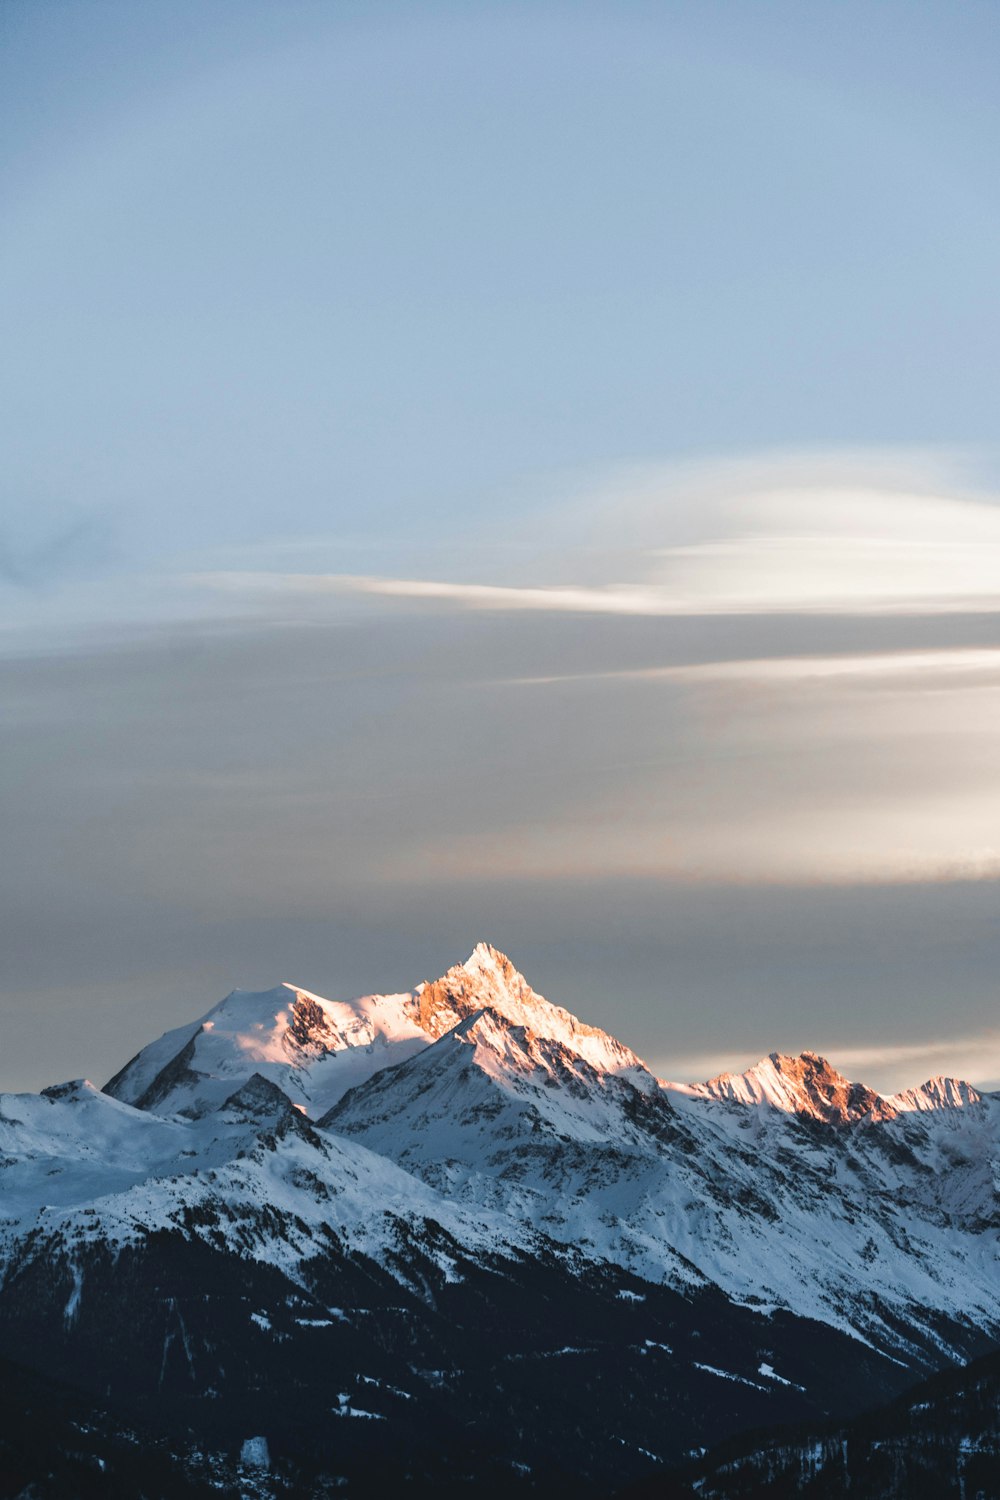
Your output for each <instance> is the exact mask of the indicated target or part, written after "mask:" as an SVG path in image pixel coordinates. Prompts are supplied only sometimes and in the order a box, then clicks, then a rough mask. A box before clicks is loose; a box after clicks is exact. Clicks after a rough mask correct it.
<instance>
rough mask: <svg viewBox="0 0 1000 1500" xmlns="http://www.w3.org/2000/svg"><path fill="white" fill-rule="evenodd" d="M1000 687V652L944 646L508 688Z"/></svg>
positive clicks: (642, 670) (570, 676)
mask: <svg viewBox="0 0 1000 1500" xmlns="http://www.w3.org/2000/svg"><path fill="white" fill-rule="evenodd" d="M970 677H971V678H981V679H983V680H986V681H991V680H996V682H997V685H1000V648H997V647H991V646H979V647H973V648H968V647H948V648H941V649H939V650H935V651H856V652H851V653H849V654H845V653H841V654H838V655H835V656H834V655H825V656H824V655H809V654H807V653H803V654H802V655H801V656H778V657H773V656H772V657H756V658H735V659H730V660H725V661H709V662H696V663H685V664H681V665H676V666H666V667H621V668H615V669H612V670H609V671H604V672H566V673H561V674H551V675H549V676H540V677H512V678H509V679H507V682H508V685H509V686H512V687H550V686H552V685H554V684H555V683H573V682H579V683H590V682H595V681H603V682H636V683H643V682H679V683H684V682H690V683H697V682H763V683H766V682H777V683H780V682H790V683H794V682H810V681H822V680H824V679H836V678H840V679H845V680H850V679H852V678H857V679H862V680H863V679H865V678H874V679H879V678H881V679H890V680H891V679H899V680H900V681H903V682H914V681H915V682H920V681H923V682H925V683H928V682H933V683H939V684H941V685H943V686H948V685H952V684H956V685H961V684H962V683H964V682H965V681H966V680H967V679H968V678H970Z"/></svg>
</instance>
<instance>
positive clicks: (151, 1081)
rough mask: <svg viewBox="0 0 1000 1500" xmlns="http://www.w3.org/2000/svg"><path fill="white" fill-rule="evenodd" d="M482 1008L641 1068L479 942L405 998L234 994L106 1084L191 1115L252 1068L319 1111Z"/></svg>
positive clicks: (591, 1057)
mask: <svg viewBox="0 0 1000 1500" xmlns="http://www.w3.org/2000/svg"><path fill="white" fill-rule="evenodd" d="M486 1007H489V1008H491V1009H493V1010H495V1011H497V1012H498V1013H499V1014H500V1015H502V1016H504V1017H505V1018H506V1019H507V1020H508V1021H510V1022H513V1023H514V1024H515V1025H528V1026H530V1027H531V1028H532V1029H533V1031H534V1032H535V1033H536V1034H537V1035H539V1036H544V1037H548V1038H551V1039H552V1040H554V1041H557V1042H561V1043H562V1044H563V1045H564V1046H566V1047H568V1048H570V1049H571V1050H572V1051H573V1052H574V1053H575V1054H577V1055H578V1056H580V1057H583V1058H585V1059H586V1060H587V1061H588V1062H589V1063H590V1064H591V1065H592V1066H593V1067H595V1068H599V1069H603V1070H604V1071H606V1072H609V1073H616V1072H622V1071H624V1070H627V1069H629V1068H635V1067H641V1066H642V1065H641V1064H640V1062H639V1059H638V1058H637V1057H636V1056H635V1054H634V1053H632V1052H630V1051H629V1049H628V1048H627V1047H624V1046H622V1044H621V1043H620V1042H617V1041H615V1039H614V1038H613V1037H610V1036H608V1035H607V1034H606V1033H605V1032H603V1031H599V1030H598V1029H597V1028H596V1027H594V1026H587V1025H585V1024H584V1022H582V1021H578V1020H577V1019H576V1017H575V1016H572V1015H570V1013H569V1011H566V1010H562V1009H560V1007H559V1006H556V1005H550V1004H549V1002H548V1001H547V1000H544V999H542V997H541V996H540V995H536V994H535V992H534V991H533V990H532V989H531V987H530V985H529V984H528V983H527V981H526V980H525V979H524V978H523V977H522V975H520V974H519V973H518V972H517V970H516V969H515V968H514V966H513V964H511V962H510V960H509V959H507V958H505V957H504V955H503V954H502V953H498V952H497V951H496V949H494V948H491V947H489V946H488V944H486V943H480V944H479V945H478V946H477V947H476V948H475V949H474V950H473V952H472V954H471V955H470V957H469V958H468V959H467V960H466V962H465V963H464V964H456V965H455V967H454V968H451V969H449V970H448V972H447V973H446V974H444V975H442V977H441V978H440V979H438V980H435V981H434V982H433V983H432V984H422V985H418V986H417V988H416V989H415V990H413V991H410V992H407V993H404V994H400V995H367V996H364V997H363V998H361V999H359V1000H350V1001H341V1000H324V999H323V998H322V996H320V995H314V994H311V993H310V991H308V990H303V989H299V988H297V987H296V986H295V985H291V984H280V985H278V986H277V987H276V988H275V989H273V990H264V991H260V992H255V991H250V990H234V991H233V992H232V994H231V995H228V996H227V997H226V999H225V1000H223V1001H222V1002H221V1003H220V1004H218V1005H216V1006H214V1007H213V1009H212V1010H210V1011H209V1012H208V1013H207V1015H205V1016H203V1017H202V1019H201V1020H200V1021H194V1022H191V1023H190V1024H189V1025H187V1026H182V1027H179V1028H178V1029H176V1030H174V1031H169V1032H167V1033H166V1034H165V1035H164V1036H162V1037H160V1038H159V1040H158V1041H155V1042H153V1043H151V1044H150V1046H148V1047H145V1048H143V1050H142V1051H141V1052H140V1053H138V1055H137V1056H136V1057H134V1058H132V1060H131V1061H130V1062H129V1063H127V1064H126V1065H125V1067H124V1068H122V1070H121V1071H120V1072H119V1073H117V1074H116V1075H115V1077H114V1078H112V1079H111V1080H110V1082H108V1083H107V1084H106V1085H105V1092H106V1093H108V1094H110V1095H111V1096H112V1097H113V1098H116V1099H121V1100H123V1101H124V1102H125V1103H127V1104H134V1105H135V1106H136V1107H137V1108H139V1109H147V1110H155V1111H156V1112H157V1113H158V1114H165V1115H166V1114H184V1115H189V1116H197V1115H200V1114H204V1113H205V1112H206V1111H207V1110H211V1109H214V1108H216V1107H217V1106H218V1105H219V1104H221V1103H222V1101H223V1100H224V1099H225V1098H227V1096H228V1095H229V1094H231V1093H232V1091H233V1089H234V1088H236V1087H237V1086H238V1085H239V1083H240V1082H241V1081H243V1080H245V1079H247V1078H248V1077H249V1076H250V1075H251V1074H252V1073H254V1072H259V1073H261V1074H262V1075H263V1076H264V1077H267V1078H270V1079H271V1081H272V1082H274V1083H276V1084H278V1086H279V1087H280V1088H282V1089H284V1090H285V1092H286V1093H287V1094H288V1095H289V1097H290V1098H291V1099H292V1100H293V1101H294V1102H295V1103H297V1104H301V1105H302V1107H303V1109H304V1110H305V1113H306V1114H307V1115H309V1116H310V1117H312V1118H317V1117H318V1116H319V1115H321V1114H323V1113H324V1112H325V1111H326V1110H328V1109H329V1108H330V1107H331V1106H332V1105H333V1104H334V1103H335V1102H336V1101H337V1099H339V1098H340V1097H341V1096H342V1095H343V1094H345V1093H346V1092H347V1090H348V1089H350V1088H354V1087H355V1086H356V1085H357V1084H359V1083H362V1082H364V1081H365V1079H367V1078H369V1077H371V1076H372V1074H374V1073H377V1072H378V1071H380V1070H381V1069H382V1068H385V1067H389V1066H391V1065H393V1064H394V1063H397V1062H402V1061H404V1060H405V1059H406V1058H408V1057H412V1056H413V1055H414V1054H415V1053H416V1052H418V1051H420V1050H421V1049H422V1048H423V1047H426V1046H428V1045H429V1043H431V1042H432V1041H435V1040H436V1039H437V1038H438V1037H440V1036H441V1035H443V1034H444V1032H446V1031H449V1030H451V1028H452V1027H453V1026H455V1025H457V1024H458V1022H459V1021H461V1020H463V1019H465V1018H466V1017H468V1016H471V1015H473V1014H475V1012H477V1011H479V1010H482V1009H484V1008H486Z"/></svg>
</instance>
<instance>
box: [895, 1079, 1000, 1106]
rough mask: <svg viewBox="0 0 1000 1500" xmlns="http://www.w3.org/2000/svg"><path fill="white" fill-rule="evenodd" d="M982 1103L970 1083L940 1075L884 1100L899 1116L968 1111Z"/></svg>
mask: <svg viewBox="0 0 1000 1500" xmlns="http://www.w3.org/2000/svg"><path fill="white" fill-rule="evenodd" d="M982 1102H983V1096H982V1094H981V1093H980V1092H979V1090H978V1089H976V1088H973V1086H972V1084H971V1083H966V1082H965V1080H964V1079H963V1078H943V1077H942V1076H941V1075H940V1074H936V1075H935V1076H934V1077H933V1078H928V1080H927V1082H926V1083H922V1084H921V1085H920V1087H919V1088H915V1089H905V1090H904V1091H903V1093H901V1094H891V1095H890V1096H889V1097H888V1098H887V1099H886V1103H887V1104H891V1105H892V1106H893V1108H894V1109H896V1110H898V1111H899V1113H900V1114H910V1113H913V1112H915V1111H920V1112H922V1113H923V1112H926V1111H928V1110H933V1109H968V1108H969V1107H970V1106H971V1105H975V1104H982Z"/></svg>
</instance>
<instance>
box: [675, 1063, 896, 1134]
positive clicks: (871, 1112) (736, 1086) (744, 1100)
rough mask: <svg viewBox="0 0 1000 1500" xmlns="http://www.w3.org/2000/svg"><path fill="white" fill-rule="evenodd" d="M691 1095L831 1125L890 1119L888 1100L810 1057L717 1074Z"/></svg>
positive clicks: (826, 1064)
mask: <svg viewBox="0 0 1000 1500" xmlns="http://www.w3.org/2000/svg"><path fill="white" fill-rule="evenodd" d="M694 1092H696V1093H701V1094H703V1095H705V1096H706V1097H708V1098H713V1099H733V1100H735V1101H736V1102H737V1103H739V1104H763V1105H769V1106H770V1107H771V1108H772V1109H781V1110H785V1111H787V1112H789V1113H792V1114H800V1115H808V1116H810V1117H811V1118H812V1119H814V1120H826V1121H827V1122H828V1123H830V1124H839V1125H843V1124H847V1123H848V1122H849V1121H854V1120H861V1119H864V1118H866V1117H868V1118H870V1119H873V1120H883V1119H891V1117H892V1115H893V1114H894V1113H895V1111H894V1110H893V1108H892V1107H891V1105H889V1104H888V1101H886V1100H885V1099H883V1098H882V1097H881V1095H879V1094H876V1093H875V1091H874V1089H870V1088H866V1087H865V1085H864V1084H863V1083H851V1081H850V1080H849V1079H847V1078H845V1077H844V1075H843V1074H842V1073H838V1072H837V1070H836V1068H834V1067H832V1066H831V1065H830V1063H828V1062H827V1060H826V1058H825V1057H820V1056H819V1055H818V1054H817V1053H815V1052H803V1053H802V1054H801V1055H800V1056H799V1057H785V1056H783V1055H782V1054H781V1053H780V1052H772V1053H771V1055H770V1056H769V1057H765V1058H762V1059H761V1061H760V1062H759V1063H756V1064H755V1065H754V1066H753V1067H752V1068H748V1069H747V1071H746V1072H745V1073H721V1074H720V1075H719V1076H718V1077H717V1078H711V1079H709V1081H708V1083H703V1084H697V1085H695V1087H694Z"/></svg>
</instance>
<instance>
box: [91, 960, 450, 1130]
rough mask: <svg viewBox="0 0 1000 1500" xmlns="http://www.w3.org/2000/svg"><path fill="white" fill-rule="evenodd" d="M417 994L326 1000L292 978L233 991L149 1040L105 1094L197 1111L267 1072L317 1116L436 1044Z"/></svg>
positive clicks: (143, 1105)
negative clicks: (420, 1018) (420, 1016)
mask: <svg viewBox="0 0 1000 1500" xmlns="http://www.w3.org/2000/svg"><path fill="white" fill-rule="evenodd" d="M410 999H411V997H410V996H409V995H368V996H365V997H364V998H362V999H360V1000H353V1001H347V1002H345V1001H337V1000H324V999H322V998H321V997H320V996H319V995H313V994H311V993H310V992H309V991H308V990H303V989H298V988H297V987H296V986H295V985H291V984H279V985H278V986H277V987H276V988H275V989H273V990H263V991H259V992H254V991H250V990H233V992H232V994H231V995H227V996H226V998H225V1000H223V1001H221V1002H220V1004H218V1005H216V1006H214V1007H213V1008H212V1009H211V1010H210V1011H209V1012H208V1014H207V1015H205V1016H203V1017H202V1019H201V1020H200V1021H195V1022H193V1023H192V1024H191V1025H189V1026H183V1027H181V1028H179V1029H178V1030H176V1031H170V1032H167V1033H166V1035H165V1036H162V1037H160V1039H159V1040H158V1041H156V1042H153V1043H152V1044H151V1045H150V1046H149V1047H146V1048H144V1049H143V1051H142V1052H140V1053H139V1054H138V1055H137V1056H136V1057H134V1058H133V1059H132V1060H131V1062H129V1063H127V1064H126V1065H125V1067H124V1068H123V1069H122V1070H121V1072H120V1073H117V1074H116V1075H115V1077H114V1078H112V1079H111V1080H110V1082H109V1083H107V1084H106V1085H105V1092H106V1093H108V1094H110V1095H111V1096H112V1097H113V1098H116V1099H121V1100H124V1101H125V1102H126V1103H128V1104H134V1105H135V1106H136V1107H137V1108H139V1109H147V1110H155V1111H156V1112H157V1113H159V1114H185V1115H189V1116H197V1115H201V1114H204V1113H205V1112H206V1111H208V1110H211V1109H214V1108H216V1107H217V1106H218V1105H219V1104H221V1103H222V1102H223V1100H224V1099H226V1098H227V1097H228V1096H229V1095H230V1094H231V1093H232V1092H233V1090H234V1089H235V1088H237V1087H238V1086H239V1084H240V1083H241V1082H243V1081H245V1080H246V1079H247V1078H249V1077H250V1076H251V1075H252V1074H253V1073H260V1074H262V1075H263V1076H264V1077H266V1078H269V1079H270V1080H271V1081H272V1082H273V1083H276V1084H277V1085H278V1086H279V1088H281V1089H283V1090H284V1091H285V1092H286V1093H287V1094H288V1096H289V1098H291V1099H292V1101H293V1102H294V1103H296V1104H301V1105H302V1107H303V1109H304V1110H305V1112H306V1113H307V1114H309V1115H317V1114H320V1113H322V1112H323V1110H325V1109H328V1108H329V1107H330V1105H331V1104H332V1103H333V1102H334V1101H335V1100H336V1099H338V1098H339V1097H340V1095H341V1094H343V1093H344V1092H345V1091H346V1090H347V1089H349V1088H353V1087H354V1085H355V1084H358V1083H361V1082H362V1081H363V1080H364V1079H365V1078H368V1077H369V1076H370V1075H371V1074H372V1073H374V1072H376V1071H377V1070H378V1069H379V1068H384V1067H387V1066H388V1065H389V1064H390V1063H393V1062H399V1061H401V1060H402V1059H404V1058H406V1057H410V1056H412V1054H413V1053H414V1052H415V1051H418V1050H419V1049H420V1048H422V1047H425V1046H426V1045H427V1040H428V1039H427V1037H426V1035H425V1034H424V1032H423V1031H421V1029H420V1027H419V1026H418V1025H417V1024H416V1022H415V1021H414V1020H413V1019H412V1018H411V1015H410V1013H409V1010H408V1003H409V1001H410Z"/></svg>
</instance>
